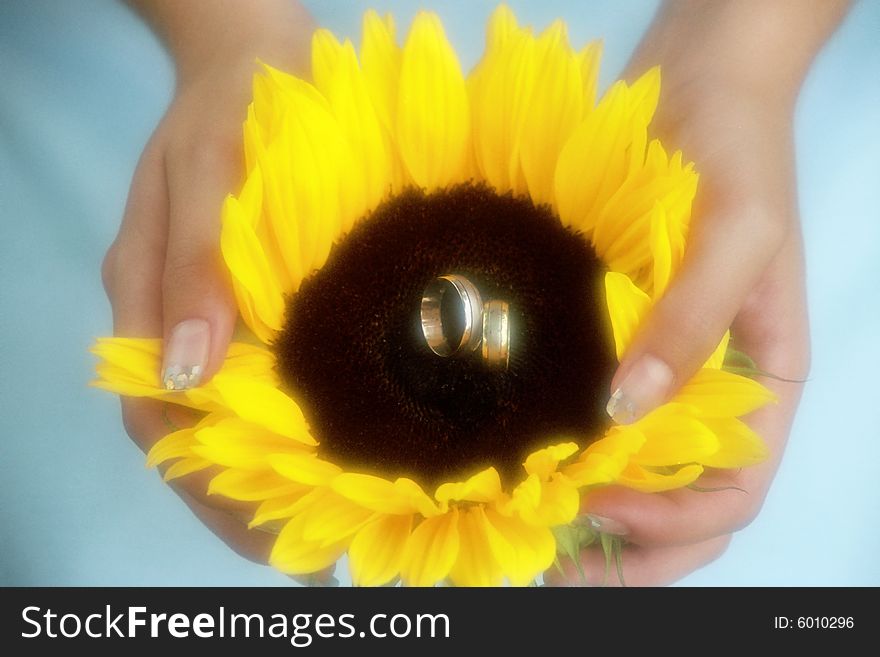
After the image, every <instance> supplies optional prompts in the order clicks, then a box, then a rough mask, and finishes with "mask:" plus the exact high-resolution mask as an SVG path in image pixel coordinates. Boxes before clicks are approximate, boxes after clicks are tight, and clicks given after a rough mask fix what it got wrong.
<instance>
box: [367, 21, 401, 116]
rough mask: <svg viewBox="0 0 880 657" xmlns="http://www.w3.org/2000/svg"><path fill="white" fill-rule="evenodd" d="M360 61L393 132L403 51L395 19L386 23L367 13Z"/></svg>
mask: <svg viewBox="0 0 880 657" xmlns="http://www.w3.org/2000/svg"><path fill="white" fill-rule="evenodd" d="M360 59H361V66H362V67H363V71H364V79H365V81H366V83H367V88H368V89H369V92H370V98H371V99H372V100H373V106H374V107H375V108H376V114H377V115H378V117H379V120H380V121H381V122H382V124H383V125H384V126H385V128H386V130H388V131H391V130H392V129H393V128H394V126H395V124H396V116H397V87H398V84H399V81H400V61H401V52H400V48H399V47H398V46H397V44H396V43H395V42H394V19H393V18H392V16H391V15H390V14H388V15H386V16H385V20H382V19H381V18H380V17H379V15H378V14H377V13H376V12H375V11H373V10H372V9H370V10H368V11H367V12H366V13H365V14H364V20H363V38H362V40H361V58H360Z"/></svg>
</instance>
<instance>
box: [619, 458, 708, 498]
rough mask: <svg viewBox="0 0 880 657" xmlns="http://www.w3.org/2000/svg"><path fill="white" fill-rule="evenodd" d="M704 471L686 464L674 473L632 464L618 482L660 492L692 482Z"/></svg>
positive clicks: (698, 466)
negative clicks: (654, 470) (660, 472)
mask: <svg viewBox="0 0 880 657" xmlns="http://www.w3.org/2000/svg"><path fill="white" fill-rule="evenodd" d="M702 473H703V467H702V466H700V465H696V464H692V465H686V466H684V467H682V468H680V469H678V470H677V471H675V472H674V473H672V474H659V473H656V472H651V471H649V470H646V469H645V468H643V467H641V466H640V465H636V464H634V463H633V464H630V465H629V466H627V468H626V469H625V470H624V471H623V472H622V473H621V475H620V476H619V477H618V478H617V483H618V484H621V485H623V486H627V487H629V488H634V489H635V490H638V491H641V492H643V493H659V492H662V491H665V490H674V489H676V488H683V487H684V486H687V485H688V484H692V483H693V482H695V481H696V480H697V478H698V477H699V476H700V475H701V474H702Z"/></svg>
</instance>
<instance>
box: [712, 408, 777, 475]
mask: <svg viewBox="0 0 880 657" xmlns="http://www.w3.org/2000/svg"><path fill="white" fill-rule="evenodd" d="M704 421H705V423H706V425H707V426H708V427H709V428H710V429H711V430H712V431H713V432H715V435H716V436H718V444H719V446H718V450H717V451H716V452H714V453H713V454H709V455H708V456H704V457H702V458H701V459H700V463H702V464H703V465H707V466H709V467H712V468H743V467H745V466H748V465H755V464H756V463H760V462H761V461H764V460H765V459H766V458H767V456H768V455H769V451H768V450H767V446H766V445H765V444H764V442H763V441H762V440H761V437H760V436H759V435H758V434H756V433H755V432H754V431H752V430H751V429H750V428H749V427H748V426H747V425H746V424H745V423H744V422H741V421H740V420H737V419H735V418H710V419H706V420H704Z"/></svg>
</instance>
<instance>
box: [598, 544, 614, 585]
mask: <svg viewBox="0 0 880 657" xmlns="http://www.w3.org/2000/svg"><path fill="white" fill-rule="evenodd" d="M599 539H600V540H601V541H602V552H603V553H604V554H605V574H604V575H603V576H602V586H608V573H610V572H611V557H612V554H613V552H614V537H613V536H612V535H611V534H599Z"/></svg>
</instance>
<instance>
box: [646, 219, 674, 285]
mask: <svg viewBox="0 0 880 657" xmlns="http://www.w3.org/2000/svg"><path fill="white" fill-rule="evenodd" d="M651 256H652V257H653V259H654V280H653V288H652V289H653V297H654V299H655V300H657V299H659V298H660V297H662V296H663V293H664V292H665V291H666V287H667V286H668V285H669V280H670V278H672V247H671V245H670V244H669V228H668V225H667V221H666V210H665V209H664V208H663V206H662V205H661V204H660V203H655V204H654V209H653V210H652V211H651Z"/></svg>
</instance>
